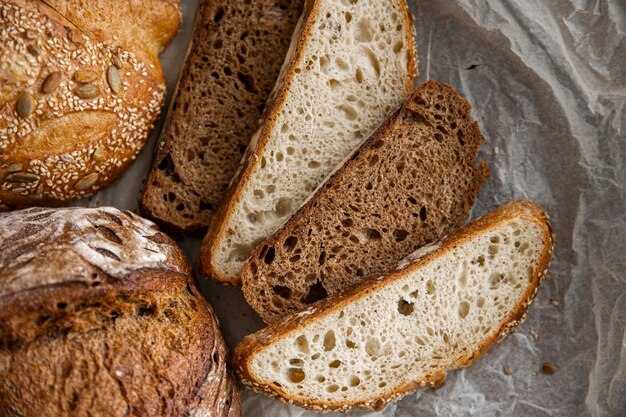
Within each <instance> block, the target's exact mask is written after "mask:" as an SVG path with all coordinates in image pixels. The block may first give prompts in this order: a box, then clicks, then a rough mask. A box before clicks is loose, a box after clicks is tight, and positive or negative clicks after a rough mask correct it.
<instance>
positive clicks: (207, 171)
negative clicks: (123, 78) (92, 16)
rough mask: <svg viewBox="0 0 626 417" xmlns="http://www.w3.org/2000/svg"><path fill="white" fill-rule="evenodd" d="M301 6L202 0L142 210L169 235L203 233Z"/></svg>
mask: <svg viewBox="0 0 626 417" xmlns="http://www.w3.org/2000/svg"><path fill="white" fill-rule="evenodd" d="M303 3H304V0H280V1H277V0H256V1H253V2H250V1H245V0H228V1H227V0H215V1H213V0H211V1H209V0H201V1H200V3H199V5H198V9H197V12H196V22H195V25H194V33H193V37H192V40H191V44H190V46H189V50H188V53H187V58H186V60H185V65H184V67H183V70H182V72H181V75H180V77H179V81H178V86H177V88H176V91H175V93H174V97H173V99H172V105H171V107H170V111H169V113H168V116H167V119H166V121H165V124H164V126H163V129H162V131H161V135H160V137H159V139H158V143H157V148H156V150H155V156H154V161H153V166H152V170H151V172H150V176H149V177H148V180H147V183H146V188H145V191H144V193H143V196H142V199H141V207H142V211H143V212H144V213H145V214H146V215H147V216H148V217H150V218H151V219H153V220H155V221H156V222H158V223H160V224H161V225H162V226H164V227H166V228H167V229H169V230H171V231H175V232H178V233H193V232H198V231H201V230H202V229H206V227H208V225H209V223H210V221H211V218H212V217H213V214H214V213H215V211H216V209H217V207H218V206H219V204H220V203H221V202H222V200H223V198H224V196H225V194H226V190H227V188H228V184H229V182H230V181H231V179H232V177H233V175H234V173H235V171H236V170H237V167H238V166H239V162H240V161H241V157H242V155H243V153H244V151H245V149H246V146H247V145H248V142H249V140H250V138H251V137H252V135H253V134H254V132H255V131H256V129H257V127H258V124H259V118H260V117H261V114H262V112H263V109H264V107H265V103H266V101H267V98H268V96H269V94H270V92H271V90H272V88H273V87H274V84H275V82H276V78H277V77H278V74H279V72H280V67H281V65H282V63H283V61H284V59H285V56H286V55H287V50H288V48H289V44H290V40H291V35H292V33H293V30H294V29H295V26H296V23H297V21H298V18H299V17H300V15H301V14H302V7H303Z"/></svg>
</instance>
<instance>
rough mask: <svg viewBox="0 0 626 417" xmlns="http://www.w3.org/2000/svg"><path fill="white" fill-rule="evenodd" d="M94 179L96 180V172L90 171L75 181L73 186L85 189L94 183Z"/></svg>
mask: <svg viewBox="0 0 626 417" xmlns="http://www.w3.org/2000/svg"><path fill="white" fill-rule="evenodd" d="M96 181H98V173H97V172H92V173H91V174H89V175H85V176H84V177H82V178H81V179H79V180H78V181H76V184H74V188H76V189H77V190H81V191H82V190H86V189H88V188H90V187H91V186H92V185H94V184H95V183H96Z"/></svg>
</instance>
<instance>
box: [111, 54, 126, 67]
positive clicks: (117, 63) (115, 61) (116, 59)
mask: <svg viewBox="0 0 626 417" xmlns="http://www.w3.org/2000/svg"><path fill="white" fill-rule="evenodd" d="M111 62H112V63H113V65H115V68H117V69H121V68H122V66H124V63H123V62H122V60H121V59H120V57H119V56H117V55H115V54H113V55H111Z"/></svg>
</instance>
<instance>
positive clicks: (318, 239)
mask: <svg viewBox="0 0 626 417" xmlns="http://www.w3.org/2000/svg"><path fill="white" fill-rule="evenodd" d="M470 111H471V107H470V105H469V103H467V101H465V100H464V99H463V98H462V97H460V96H459V95H458V94H457V93H456V91H454V89H453V88H452V87H450V86H448V85H446V84H443V83H437V82H434V81H430V82H427V83H424V84H422V85H421V86H419V87H418V88H417V89H416V90H415V91H414V92H413V94H412V95H411V96H410V97H409V98H408V99H407V100H406V101H405V102H404V104H403V105H402V106H401V108H400V109H399V110H398V111H397V112H396V113H395V114H394V115H393V116H392V117H391V118H390V119H389V120H387V122H386V123H385V124H384V125H383V126H382V127H380V128H379V129H378V130H377V132H376V133H375V134H374V135H372V137H370V138H369V139H368V140H367V141H366V142H365V143H364V144H363V145H362V146H361V147H360V149H358V151H357V152H356V153H355V154H354V155H353V156H352V158H351V160H349V161H348V162H347V163H346V164H345V165H344V166H343V167H342V168H341V169H340V170H339V171H338V172H337V173H336V174H335V175H333V176H332V177H331V178H330V179H329V180H328V181H327V182H326V183H325V184H324V185H323V186H322V188H321V189H320V190H319V191H318V192H317V194H316V195H314V196H313V197H312V198H311V200H310V201H308V202H307V204H305V206H304V207H302V208H301V209H300V210H299V211H298V212H297V213H296V214H295V215H294V216H293V217H292V218H291V219H290V220H289V221H288V222H287V223H286V224H285V225H284V226H283V227H282V228H281V229H280V230H279V231H278V232H277V233H276V234H274V235H273V236H271V237H270V238H268V239H267V240H266V241H265V242H263V244H262V245H261V246H260V247H259V248H258V249H257V250H255V251H254V252H253V254H252V256H251V257H250V258H249V259H248V260H247V261H246V264H245V267H244V269H243V277H242V281H243V289H244V294H245V296H246V299H247V300H248V302H249V303H250V305H252V306H253V308H254V309H255V310H256V311H257V312H258V313H259V314H260V315H261V317H263V319H264V320H266V321H267V322H273V321H276V320H277V319H279V318H280V317H282V316H284V315H285V314H288V313H293V312H295V311H299V310H301V309H303V308H305V307H307V305H310V304H311V303H313V302H315V301H317V300H319V299H322V298H324V297H326V296H327V295H332V294H336V293H338V292H340V291H341V290H343V289H345V288H346V287H348V286H350V285H352V284H355V283H356V282H359V281H361V280H363V279H364V278H365V277H367V276H369V275H371V274H376V273H381V272H383V271H387V270H389V269H391V268H393V267H394V266H395V265H397V264H398V262H399V261H400V260H402V259H403V258H404V257H406V256H407V255H409V254H410V253H412V252H413V251H415V250H416V249H417V248H419V247H422V246H424V245H426V244H428V243H430V242H433V241H436V240H439V239H440V238H442V237H443V236H444V235H446V234H449V233H451V232H454V231H455V230H457V229H458V228H459V227H461V226H462V225H463V223H464V222H465V221H466V219H467V217H468V216H469V211H470V208H471V206H472V204H473V203H474V201H475V198H476V196H477V195H478V192H479V190H480V186H481V184H482V183H483V181H485V179H486V178H487V176H488V169H487V167H486V164H485V163H480V162H479V161H478V160H477V155H478V150H479V147H480V144H481V143H482V141H483V136H482V134H481V133H480V130H479V129H478V125H477V124H476V123H475V122H474V121H473V120H472V119H471V116H470Z"/></svg>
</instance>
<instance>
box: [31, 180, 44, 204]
mask: <svg viewBox="0 0 626 417" xmlns="http://www.w3.org/2000/svg"><path fill="white" fill-rule="evenodd" d="M33 197H34V198H36V199H38V200H40V199H42V198H43V183H42V182H40V183H39V185H38V186H37V189H36V190H35V194H33Z"/></svg>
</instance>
